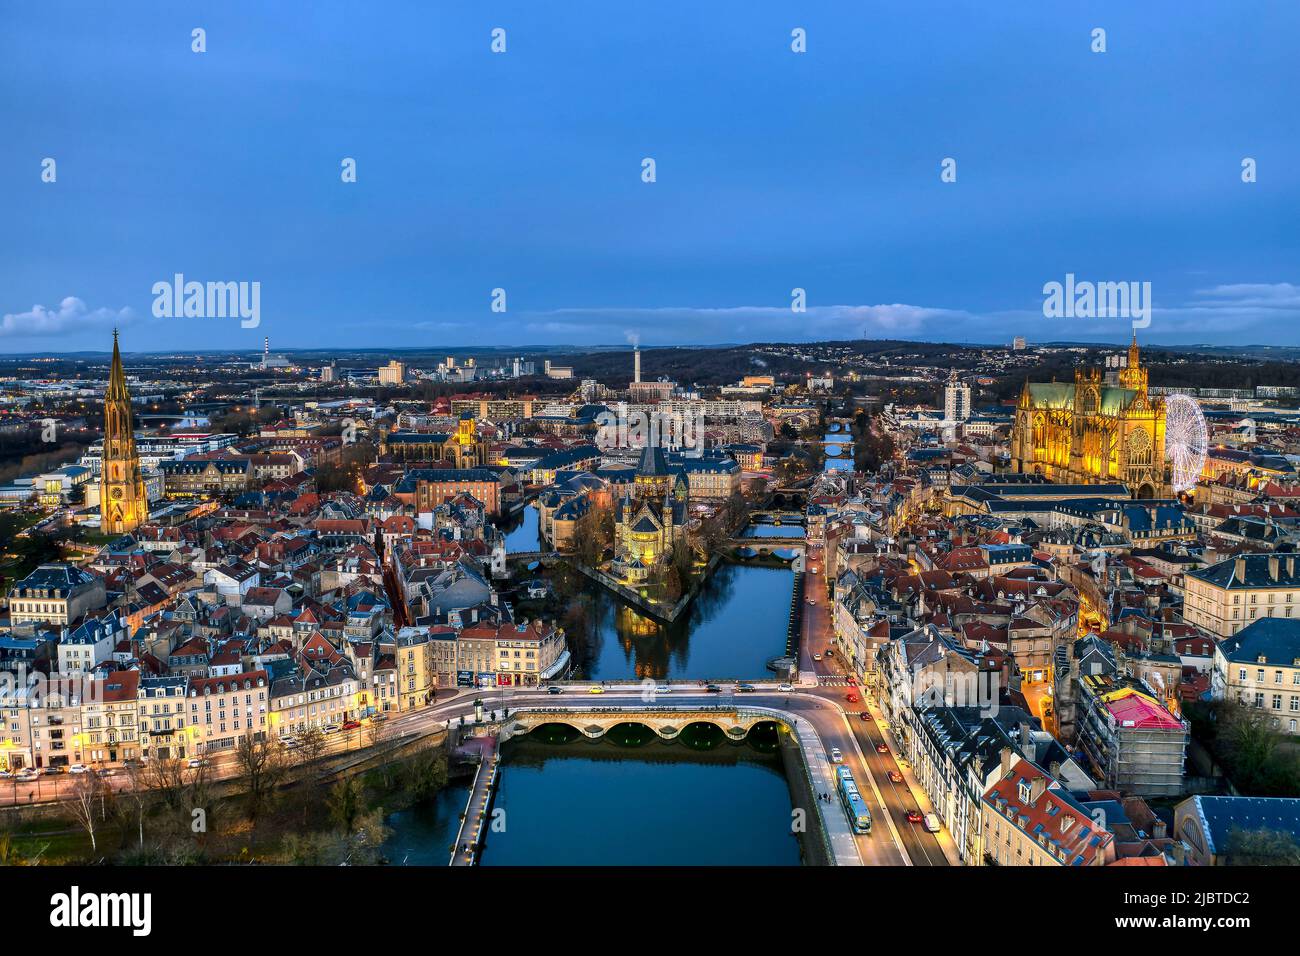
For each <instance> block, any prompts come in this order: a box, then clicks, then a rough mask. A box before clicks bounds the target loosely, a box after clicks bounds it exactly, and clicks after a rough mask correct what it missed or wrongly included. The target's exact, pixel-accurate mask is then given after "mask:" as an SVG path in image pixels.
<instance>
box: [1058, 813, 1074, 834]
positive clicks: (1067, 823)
mask: <svg viewBox="0 0 1300 956" xmlns="http://www.w3.org/2000/svg"><path fill="white" fill-rule="evenodd" d="M1072 826H1074V817H1071V816H1064V817H1061V832H1062V833H1069V832H1070V827H1072Z"/></svg>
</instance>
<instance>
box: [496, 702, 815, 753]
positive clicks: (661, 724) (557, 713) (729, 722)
mask: <svg viewBox="0 0 1300 956" xmlns="http://www.w3.org/2000/svg"><path fill="white" fill-rule="evenodd" d="M762 723H775V724H778V725H779V726H781V727H782V728H783V729H785V730H787V731H788V730H790V729H791V727H790V723H789V721H788V720H787V718H786V715H785V714H784V713H782V712H781V711H776V710H769V709H768V708H765V707H740V708H737V707H700V706H698V705H697V706H686V707H672V706H667V705H653V706H646V705H644V704H640V705H628V706H623V707H619V706H613V707H529V708H521V709H520V710H518V711H516V712H515V713H513V714H511V715H510V717H509V718H507V719H506V720H504V721H502V723H501V730H500V740H501V741H502V742H503V743H504V742H505V741H506V740H509V739H510V738H511V737H515V736H518V735H519V734H527V733H531V732H532V731H534V730H536V729H537V728H538V727H542V726H545V725H546V724H564V725H566V726H568V727H572V728H573V729H574V730H576V731H578V732H579V733H581V734H583V735H584V736H585V737H588V738H590V739H592V740H595V739H597V738H600V737H603V736H605V734H606V733H607V732H608V731H609V730H611V729H612V728H614V727H617V726H619V725H621V724H640V725H642V726H643V727H646V728H648V729H649V730H652V731H654V732H655V733H656V734H658V735H659V736H660V737H661V738H663V739H664V740H673V739H674V738H676V737H677V736H679V735H680V734H681V732H682V730H684V729H685V728H686V727H689V726H690V725H691V724H712V725H713V726H715V727H717V728H718V729H720V730H721V731H722V732H723V733H724V734H726V735H727V737H729V738H730V739H732V740H744V739H745V737H746V735H747V734H748V733H749V732H750V731H751V730H753V729H754V727H755V726H757V725H758V724H762Z"/></svg>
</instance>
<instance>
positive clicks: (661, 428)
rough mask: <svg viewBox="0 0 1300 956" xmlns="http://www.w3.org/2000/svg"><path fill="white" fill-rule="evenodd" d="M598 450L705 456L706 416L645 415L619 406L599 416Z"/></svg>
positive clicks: (683, 413)
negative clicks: (664, 451)
mask: <svg viewBox="0 0 1300 956" xmlns="http://www.w3.org/2000/svg"><path fill="white" fill-rule="evenodd" d="M596 424H597V426H599V430H598V431H597V432H596V447H597V448H600V449H601V450H602V451H607V450H609V449H611V448H644V447H646V446H647V445H657V446H659V447H661V448H666V449H669V450H671V451H678V452H681V453H682V454H684V455H688V456H690V457H692V458H698V457H700V455H701V454H703V452H704V413H703V412H702V411H695V410H692V409H689V408H688V409H683V410H678V411H645V410H642V409H630V408H629V407H628V405H627V403H626V402H619V404H617V405H615V406H614V408H613V410H607V411H603V412H601V413H600V414H599V415H597V416H596Z"/></svg>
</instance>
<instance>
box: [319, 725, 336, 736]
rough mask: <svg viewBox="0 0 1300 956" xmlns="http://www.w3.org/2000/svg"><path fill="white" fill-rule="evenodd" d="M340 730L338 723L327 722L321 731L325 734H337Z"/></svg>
mask: <svg viewBox="0 0 1300 956" xmlns="http://www.w3.org/2000/svg"><path fill="white" fill-rule="evenodd" d="M338 732H339V725H338V724H326V725H325V726H324V727H322V728H321V733H323V734H337V733H338Z"/></svg>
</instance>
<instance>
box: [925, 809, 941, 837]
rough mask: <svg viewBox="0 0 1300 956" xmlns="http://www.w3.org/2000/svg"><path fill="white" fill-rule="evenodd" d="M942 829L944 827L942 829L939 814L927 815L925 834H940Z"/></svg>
mask: <svg viewBox="0 0 1300 956" xmlns="http://www.w3.org/2000/svg"><path fill="white" fill-rule="evenodd" d="M942 828H943V827H942V824H940V823H939V814H937V813H927V814H926V815H925V832H926V833H938V832H939V831H940V830H941V829H942Z"/></svg>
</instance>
